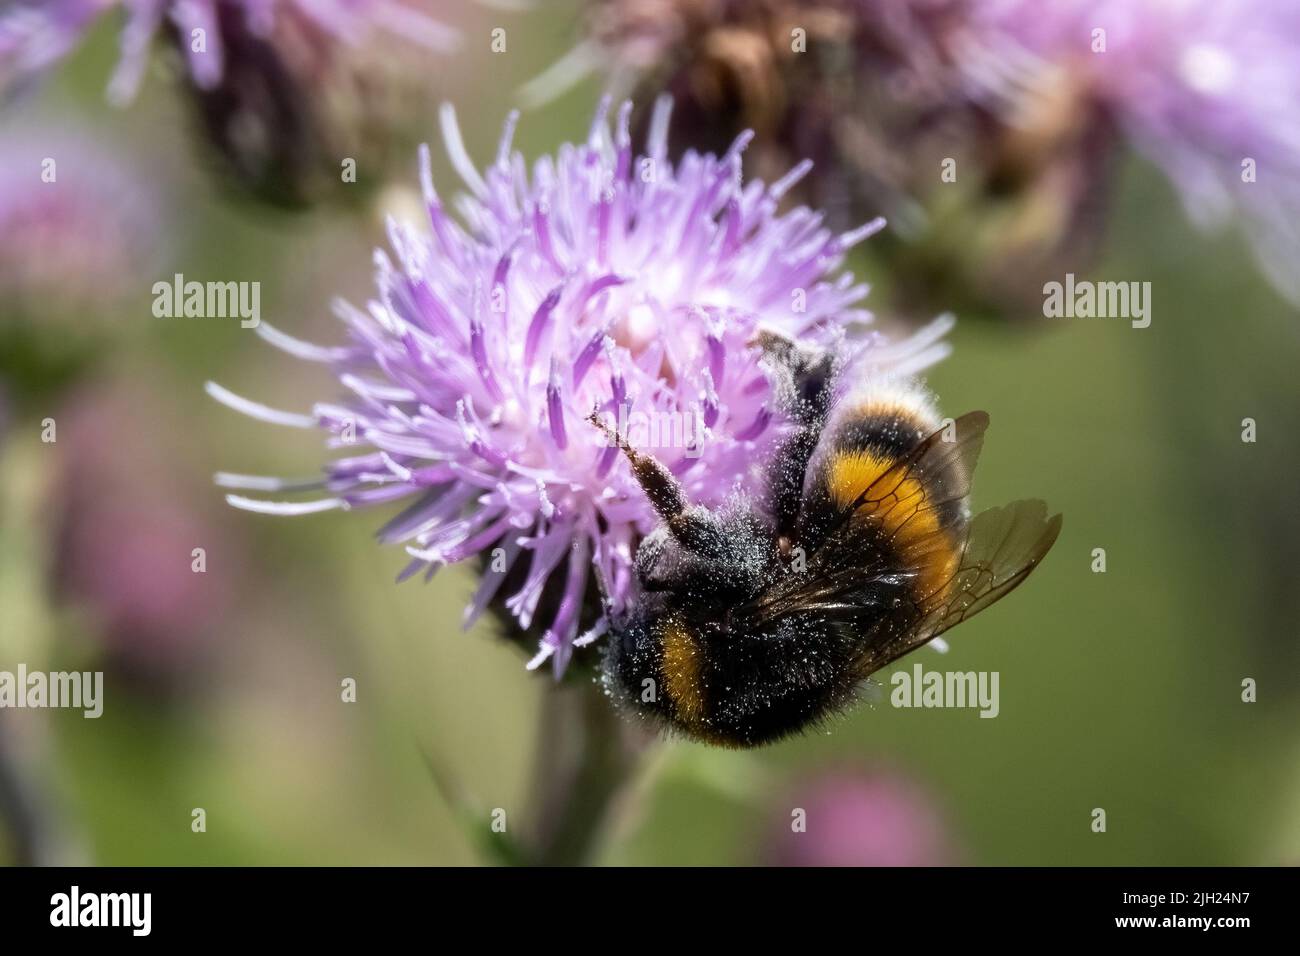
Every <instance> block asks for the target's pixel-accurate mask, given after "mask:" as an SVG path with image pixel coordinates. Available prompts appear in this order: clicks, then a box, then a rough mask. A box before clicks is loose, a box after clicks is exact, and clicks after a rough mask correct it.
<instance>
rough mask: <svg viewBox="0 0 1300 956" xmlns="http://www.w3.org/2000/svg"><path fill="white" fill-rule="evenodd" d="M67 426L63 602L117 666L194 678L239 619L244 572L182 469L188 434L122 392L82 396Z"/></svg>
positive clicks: (86, 391) (62, 455) (59, 586)
mask: <svg viewBox="0 0 1300 956" xmlns="http://www.w3.org/2000/svg"><path fill="white" fill-rule="evenodd" d="M57 420H58V427H59V440H58V443H57V445H56V446H54V447H55V448H56V450H57V452H58V455H59V471H58V473H57V475H56V479H55V481H54V482H53V483H52V492H53V493H52V497H51V500H50V502H49V507H50V511H51V515H52V532H53V535H54V561H53V567H52V579H53V584H54V589H55V592H56V593H57V594H58V595H59V596H60V597H61V598H62V599H63V600H65V601H67V602H69V603H71V604H73V605H75V606H77V607H78V608H80V609H82V611H83V612H85V614H86V615H87V617H88V620H89V621H90V623H91V625H92V628H93V634H94V635H95V636H96V637H97V639H98V640H99V642H100V645H101V647H102V649H103V650H104V651H105V653H106V654H107V656H108V657H109V659H110V661H111V662H112V663H114V664H115V665H117V666H119V667H122V668H123V669H125V670H127V671H129V672H131V673H133V674H136V675H140V676H148V677H153V678H162V677H170V676H179V675H182V674H184V673H186V672H190V671H193V670H194V669H195V668H196V666H197V665H199V664H201V663H202V662H203V661H204V660H205V654H206V652H207V651H209V650H210V649H211V647H212V644H213V642H214V640H215V639H216V637H217V636H218V634H219V631H218V624H219V622H220V621H221V620H222V618H223V616H224V615H225V614H227V613H228V611H229V608H230V603H231V599H232V596H233V592H234V587H235V583H236V582H235V580H234V577H235V576H234V574H233V573H232V570H231V569H232V568H234V567H236V566H237V565H238V562H237V561H236V560H234V559H233V555H234V554H235V551H236V547H235V544H234V542H233V540H232V535H231V533H230V531H229V529H226V528H224V527H223V526H222V524H221V522H220V520H218V518H219V516H215V515H213V514H212V513H211V512H210V510H209V509H208V508H207V507H206V505H205V502H204V499H203V497H202V496H201V495H200V494H199V493H198V488H196V487H195V486H194V484H193V483H192V481H190V480H188V479H187V476H185V475H183V474H181V473H180V472H178V470H177V468H176V464H175V463H176V461H177V460H180V459H183V456H181V455H177V454H175V452H176V446H177V442H178V441H179V439H178V436H179V435H181V434H183V425H181V424H180V423H179V422H177V421H176V420H174V419H173V418H172V416H170V415H168V414H166V413H165V411H164V410H163V409H160V407H159V405H158V399H157V396H156V395H153V394H151V393H150V392H149V391H147V390H145V389H143V388H140V387H139V386H134V385H129V384H121V383H110V384H99V385H93V386H87V387H84V388H83V389H81V390H80V391H78V392H76V393H74V394H73V395H72V396H71V397H70V398H69V400H68V402H67V404H66V405H65V406H64V407H63V408H62V410H61V411H60V412H59V414H58V416H57ZM144 422H148V423H149V424H148V428H147V429H145V428H141V427H136V426H135V425H134V424H132V423H144ZM89 475H93V476H94V481H93V482H92V481H88V480H87V476H89ZM142 475H148V476H149V479H148V481H147V482H145V481H142V480H141V476H142ZM195 548H202V549H203V555H202V561H203V565H202V567H203V570H202V571H201V572H197V571H196V570H195V564H194V562H195V561H196V560H197V559H196V556H195V554H194V549H195Z"/></svg>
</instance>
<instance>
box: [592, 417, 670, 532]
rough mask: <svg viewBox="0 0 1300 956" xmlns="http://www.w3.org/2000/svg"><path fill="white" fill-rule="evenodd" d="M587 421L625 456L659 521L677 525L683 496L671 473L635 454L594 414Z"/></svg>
mask: <svg viewBox="0 0 1300 956" xmlns="http://www.w3.org/2000/svg"><path fill="white" fill-rule="evenodd" d="M587 421H589V422H590V423H591V424H593V425H595V426H596V427H597V428H598V429H600V430H601V431H602V432H604V434H605V437H606V438H607V439H609V441H610V443H611V444H612V445H614V446H615V447H617V448H618V449H619V450H620V451H622V452H623V454H624V455H626V456H627V460H628V462H629V463H630V464H631V465H632V476H633V477H634V478H636V480H637V484H639V485H640V486H641V488H642V489H643V490H644V491H645V493H646V497H647V498H649V499H650V503H651V504H652V505H654V509H655V511H657V512H658V513H659V517H661V518H663V520H664V521H665V522H667V523H668V525H669V527H673V526H675V525H677V524H678V523H679V522H680V519H681V517H682V515H683V514H684V513H685V512H686V496H685V495H684V494H683V493H682V486H681V485H680V484H678V483H677V479H676V478H674V477H673V475H672V472H670V471H669V470H668V469H667V468H665V467H664V466H663V465H662V464H660V462H659V461H658V460H657V459H655V458H654V457H652V456H651V455H647V454H644V453H643V452H639V451H637V450H636V449H635V448H633V447H632V446H631V445H629V444H628V443H627V440H626V439H625V438H624V437H623V436H622V435H620V434H619V433H618V432H617V431H615V430H614V429H613V428H610V427H609V425H608V424H607V423H606V422H604V421H603V420H602V419H601V417H600V415H598V414H597V413H596V412H595V411H594V410H593V411H592V413H591V414H590V415H588V416H587Z"/></svg>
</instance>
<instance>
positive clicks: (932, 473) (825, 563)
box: [753, 412, 1061, 677]
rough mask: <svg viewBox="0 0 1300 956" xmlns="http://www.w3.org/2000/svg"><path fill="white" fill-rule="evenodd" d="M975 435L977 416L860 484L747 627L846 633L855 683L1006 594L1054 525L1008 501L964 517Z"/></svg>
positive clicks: (979, 429) (983, 423)
mask: <svg viewBox="0 0 1300 956" xmlns="http://www.w3.org/2000/svg"><path fill="white" fill-rule="evenodd" d="M987 427H988V416H987V415H986V414H985V413H983V412H972V413H970V414H968V415H963V416H962V417H961V418H959V419H957V420H956V421H955V422H954V423H953V424H952V425H951V426H949V428H948V429H940V430H939V431H937V432H935V433H934V434H932V435H930V436H929V437H928V438H926V439H925V440H924V441H922V442H921V443H920V444H919V445H917V447H916V448H915V449H913V450H912V451H911V452H910V453H909V454H907V455H906V456H904V457H903V458H901V459H900V460H899V461H898V462H897V463H896V464H894V465H893V466H892V467H890V468H889V469H888V470H886V471H885V472H883V473H882V474H881V475H880V476H879V477H878V478H876V479H875V480H874V481H872V482H871V484H870V485H869V486H868V487H866V488H864V489H863V491H862V492H861V493H860V494H858V495H857V497H856V499H854V500H853V501H852V502H851V503H850V505H849V506H848V507H846V508H844V509H843V510H842V511H841V512H840V513H839V514H838V515H837V516H836V520H835V521H834V522H833V523H832V526H831V528H830V530H829V532H828V533H827V535H826V537H825V538H824V539H823V540H822V542H821V543H820V544H819V545H818V547H817V548H816V550H815V551H814V553H813V555H812V556H811V557H810V561H809V567H808V569H807V571H806V572H805V573H803V574H792V575H791V576H790V578H789V579H787V581H788V583H787V582H781V583H780V584H778V585H777V586H776V587H773V588H771V589H770V590H769V593H767V594H765V595H764V596H763V597H762V598H761V599H760V600H759V601H758V602H756V605H755V607H754V608H753V612H754V614H755V617H756V619H757V620H759V621H762V620H765V619H771V618H776V617H783V616H786V615H788V614H793V613H801V612H807V613H812V614H818V615H822V616H823V617H825V618H826V619H828V620H837V621H843V622H850V623H854V624H856V625H858V626H859V627H860V628H861V634H862V639H863V647H862V658H861V668H862V676H864V677H865V676H866V675H867V674H870V673H871V672H873V671H875V670H878V669H880V668H881V667H884V666H886V665H887V664H889V663H890V662H891V661H893V660H896V659H897V658H899V657H901V656H903V655H904V654H906V653H908V652H909V651H911V650H914V649H915V648H917V647H920V646H921V645H923V644H925V643H926V642H928V641H930V640H932V639H933V638H935V637H938V636H939V635H940V634H942V633H943V632H944V631H946V630H948V629H950V628H952V627H955V626H956V625H957V624H959V623H960V622H962V621H964V620H965V619H966V618H968V617H971V616H972V615H974V614H976V613H978V612H979V611H981V610H983V609H984V608H986V607H988V606H989V605H990V604H993V603H994V602H995V601H997V600H998V599H999V598H1001V597H1002V596H1003V595H1005V594H1008V593H1010V592H1011V591H1012V590H1013V589H1014V588H1015V587H1016V586H1017V585H1018V584H1020V582H1021V581H1023V580H1024V579H1025V577H1027V576H1028V574H1029V572H1030V571H1032V570H1033V569H1034V567H1035V566H1037V564H1038V563H1039V562H1040V561H1041V560H1042V558H1043V555H1045V554H1046V553H1047V551H1048V550H1049V549H1050V548H1051V546H1052V544H1053V543H1054V542H1055V541H1056V537H1057V535H1058V534H1059V533H1060V529H1061V516H1060V515H1054V516H1053V517H1051V518H1048V517H1047V506H1046V504H1044V503H1043V502H1042V501H1017V502H1013V503H1012V504H1009V505H1005V506H1003V507H1001V508H993V509H990V510H988V511H985V512H982V513H981V514H979V515H978V516H976V517H975V518H974V519H970V518H968V517H967V515H968V512H967V510H966V498H967V496H968V495H969V493H970V483H971V476H972V473H973V471H974V467H975V460H976V458H977V456H978V454H979V450H980V448H981V446H982V444H983V440H984V432H985V430H986V429H987ZM882 545H884V547H882ZM900 565H901V566H902V567H904V568H906V569H909V570H908V571H907V572H906V574H904V575H900V574H899V573H898V571H897V568H898V566H900Z"/></svg>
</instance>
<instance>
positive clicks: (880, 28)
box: [524, 0, 1104, 315]
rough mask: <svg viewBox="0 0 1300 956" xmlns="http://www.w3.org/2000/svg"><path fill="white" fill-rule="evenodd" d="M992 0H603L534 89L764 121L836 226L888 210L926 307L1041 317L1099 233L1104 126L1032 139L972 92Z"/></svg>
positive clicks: (680, 123)
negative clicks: (1008, 307)
mask: <svg viewBox="0 0 1300 956" xmlns="http://www.w3.org/2000/svg"><path fill="white" fill-rule="evenodd" d="M977 3H978V0H900V2H895V3H864V2H859V0H812V2H809V3H795V2H793V0H756V2H752V3H732V2H726V0H660V2H657V3H648V2H645V0H593V2H592V3H591V4H590V6H589V10H590V17H589V31H588V32H589V34H590V38H589V39H588V40H586V41H584V42H583V43H581V44H580V45H579V46H578V47H577V48H576V49H575V50H574V52H573V53H571V54H570V55H569V56H568V57H566V58H564V59H563V60H561V61H560V63H558V64H557V65H556V66H555V68H553V69H552V70H550V71H548V72H547V73H546V74H544V75H543V76H541V77H539V78H538V79H537V80H536V81H534V82H533V83H532V84H530V85H529V86H527V87H526V88H525V91H524V93H525V97H526V98H528V99H531V100H540V99H545V98H548V97H551V96H553V95H555V93H556V92H558V91H559V90H560V89H561V88H562V87H563V86H564V84H565V83H567V82H570V81H572V80H573V79H575V78H576V77H578V76H579V75H581V74H582V73H583V72H584V71H590V70H592V69H596V68H600V69H603V70H604V71H605V72H607V73H608V74H610V76H611V83H612V84H613V85H614V87H615V88H619V87H624V86H626V87H631V88H633V89H635V90H636V91H637V92H638V94H639V95H640V96H647V95H652V94H653V93H655V92H657V91H659V90H665V91H667V92H669V93H670V94H672V95H673V96H674V97H675V98H676V99H677V101H678V103H679V105H680V107H681V108H680V109H679V110H678V111H677V117H678V118H677V122H676V125H675V127H674V129H673V134H674V136H676V137H678V138H679V140H680V141H682V142H687V143H695V142H704V143H712V142H714V141H715V140H716V138H717V137H719V136H730V135H735V133H736V132H737V131H738V130H739V129H741V128H744V127H747V126H748V127H752V128H754V129H755V130H756V132H757V134H758V135H757V138H756V140H755V143H754V148H753V149H752V150H751V151H750V153H749V155H748V156H747V160H746V161H747V163H748V169H749V171H750V172H751V173H753V174H756V175H760V176H762V175H768V174H769V172H770V171H771V170H774V169H780V168H784V167H786V166H787V165H788V164H790V163H792V162H795V161H797V160H798V159H799V158H812V159H813V160H814V161H815V162H816V170H815V172H814V174H813V175H812V176H809V177H808V178H807V179H806V180H805V181H804V182H803V184H802V185H801V190H800V192H799V194H798V198H800V199H802V200H804V201H806V202H809V203H811V204H813V205H815V206H816V207H818V208H821V209H824V210H825V211H826V212H827V214H828V216H829V217H830V219H829V221H830V223H831V224H832V225H833V226H837V227H842V226H845V225H847V224H849V223H852V222H859V221H862V220H863V219H865V218H869V217H871V216H875V215H884V216H887V217H888V218H889V220H890V222H891V223H892V224H893V226H894V229H893V230H892V238H891V240H887V241H886V243H885V244H884V246H883V247H882V250H881V251H883V252H884V253H885V254H886V255H887V256H888V257H889V259H890V264H891V277H892V279H893V284H894V287H895V289H896V291H897V296H898V301H899V303H900V305H901V306H902V307H903V308H904V309H905V310H906V311H908V312H910V313H911V314H913V315H927V314H932V311H933V306H934V303H935V302H940V301H942V302H944V303H946V304H953V303H956V304H959V305H961V306H963V307H967V308H973V307H981V306H984V305H987V304H989V303H993V304H995V305H997V306H999V307H1001V306H1004V305H1005V304H1007V303H1008V302H1010V303H1014V304H1020V303H1026V302H1029V303H1032V304H1033V305H1034V308H1035V311H1037V309H1038V307H1039V303H1040V302H1041V288H1042V282H1043V277H1044V276H1047V275H1049V274H1054V273H1055V271H1056V266H1057V264H1058V263H1059V262H1061V261H1062V260H1063V259H1072V258H1074V257H1077V255H1078V253H1079V252H1080V250H1082V249H1086V248H1088V247H1089V246H1090V244H1091V240H1092V239H1093V238H1094V237H1095V229H1093V228H1092V225H1093V221H1092V218H1091V217H1089V216H1087V215H1080V212H1081V211H1084V212H1086V211H1087V210H1086V207H1087V205H1088V200H1089V198H1090V196H1091V195H1092V187H1093V186H1094V185H1095V183H1096V181H1097V180H1098V178H1099V170H1100V168H1101V167H1100V164H1099V157H1100V156H1101V155H1102V154H1101V153H1100V152H1099V150H1098V149H1097V142H1098V141H1099V140H1100V139H1102V138H1103V137H1102V136H1101V132H1104V127H1097V126H1095V125H1093V124H1091V123H1088V122H1082V123H1080V124H1070V123H1067V124H1064V125H1063V124H1061V123H1060V122H1059V121H1058V122H1057V124H1056V128H1053V129H1052V130H1050V131H1049V132H1050V136H1047V137H1046V138H1044V137H1041V136H1040V137H1033V136H1024V135H1019V134H1016V133H1013V132H1011V131H1010V130H1009V129H1008V127H1007V126H1006V125H1005V124H1004V123H1003V121H1002V118H1001V116H1000V115H999V114H998V113H997V112H996V111H994V110H992V109H991V108H990V107H989V106H988V105H987V104H986V103H984V102H983V101H982V100H981V99H980V98H979V97H976V96H974V95H972V88H973V87H972V82H971V80H970V78H969V77H968V76H967V75H966V72H965V69H964V62H963V60H962V57H961V51H962V50H963V49H964V48H965V44H966V42H967V34H968V32H969V30H970V27H971V22H970V21H971V17H972V14H973V10H974V6H975V4H977ZM1084 118H1085V119H1086V117H1084ZM1099 130H1100V132H1099ZM1044 139H1045V141H1044ZM1029 146H1032V147H1034V148H1033V149H1027V147H1029ZM945 163H946V164H952V168H953V169H955V170H959V171H960V172H959V174H958V175H957V177H956V180H955V182H954V181H952V180H951V179H950V178H948V177H946V176H945V168H946V167H945ZM952 237H960V238H959V239H956V240H954V239H953V238H952Z"/></svg>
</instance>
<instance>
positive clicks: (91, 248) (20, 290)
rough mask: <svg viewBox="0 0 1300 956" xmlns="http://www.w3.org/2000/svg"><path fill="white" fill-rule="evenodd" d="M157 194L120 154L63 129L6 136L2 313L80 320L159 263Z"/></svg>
mask: <svg viewBox="0 0 1300 956" xmlns="http://www.w3.org/2000/svg"><path fill="white" fill-rule="evenodd" d="M163 218H164V217H163V212H162V207H161V203H160V200H159V196H158V195H157V193H156V192H155V191H154V190H153V189H151V188H150V186H149V184H147V183H145V182H144V181H142V180H141V179H140V178H139V177H138V176H136V175H134V172H133V170H131V168H130V167H129V165H128V164H127V163H125V162H124V161H123V158H122V157H120V156H118V155H117V154H116V153H114V152H113V151H111V150H109V149H106V148H104V147H103V146H101V145H100V144H99V143H98V142H96V141H95V140H93V139H90V138H88V137H86V136H84V135H80V134H75V133H71V132H69V131H68V130H66V129H64V128H62V127H39V128H29V129H26V130H24V131H23V134H22V136H21V137H19V136H16V135H7V136H4V137H0V319H4V320H7V321H13V320H15V319H22V320H26V321H32V322H37V321H39V322H40V323H42V324H43V323H47V322H49V321H50V320H60V319H72V318H75V319H76V320H77V322H76V323H73V322H62V323H60V331H61V333H64V332H67V331H68V330H70V329H72V328H73V327H74V325H81V326H84V325H85V324H86V323H84V321H83V320H84V318H85V315H86V313H90V314H107V313H109V312H110V311H111V309H112V308H113V306H115V305H118V304H120V303H121V302H122V301H123V300H124V299H125V298H127V297H129V296H131V295H132V294H135V293H137V292H138V290H139V288H140V287H141V286H142V285H143V284H144V282H145V277H146V276H147V275H148V274H149V271H150V269H151V268H152V267H153V266H154V265H156V264H157V262H158V260H159V243H160V232H161V229H160V227H161V225H162V220H163Z"/></svg>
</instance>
